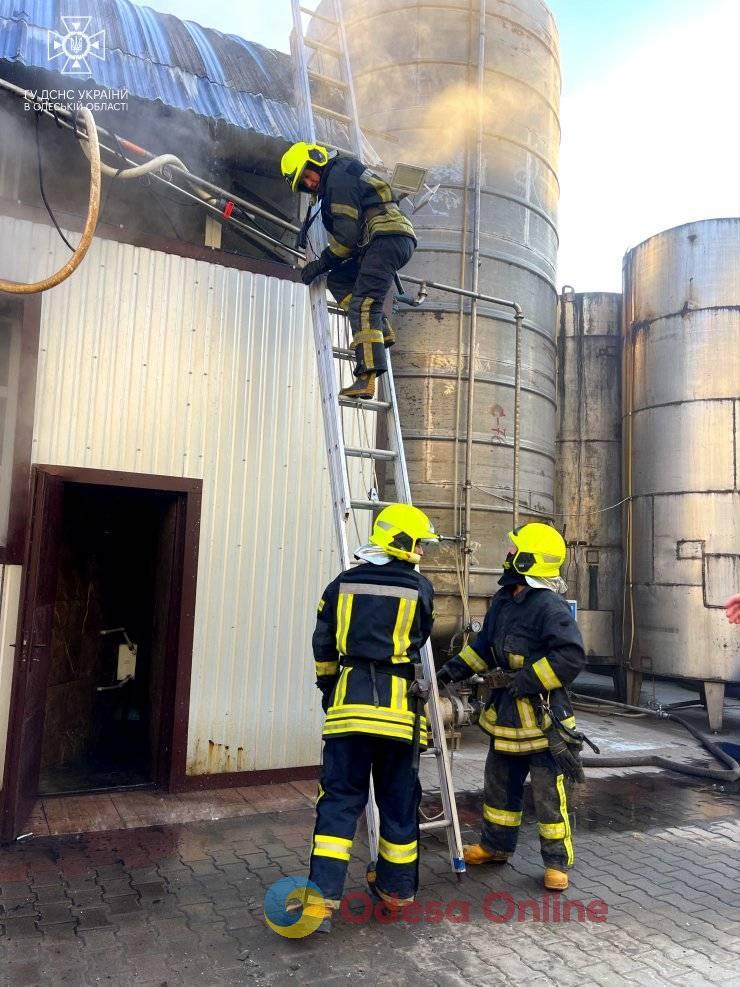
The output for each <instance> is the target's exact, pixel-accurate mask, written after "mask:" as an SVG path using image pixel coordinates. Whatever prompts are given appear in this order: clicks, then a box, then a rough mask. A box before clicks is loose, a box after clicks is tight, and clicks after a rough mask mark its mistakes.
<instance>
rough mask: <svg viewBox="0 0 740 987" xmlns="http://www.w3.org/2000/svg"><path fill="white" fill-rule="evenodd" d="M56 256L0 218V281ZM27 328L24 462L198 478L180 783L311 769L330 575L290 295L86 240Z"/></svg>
mask: <svg viewBox="0 0 740 987" xmlns="http://www.w3.org/2000/svg"><path fill="white" fill-rule="evenodd" d="M67 256H68V251H67V250H66V248H65V247H64V245H63V244H62V243H61V241H60V240H59V237H58V235H57V234H56V232H55V231H54V230H52V229H51V228H47V227H42V226H36V225H33V224H30V223H26V222H17V221H12V220H9V219H0V270H2V272H3V275H4V276H5V277H9V278H11V279H15V280H18V281H27V280H31V279H35V278H36V277H39V276H40V275H41V274H42V273H45V272H46V273H48V272H50V271H53V270H55V269H56V268H57V267H59V266H60V265H61V263H62V262H63V261H64V260H65V259H66V257H67ZM42 312H43V314H42V327H41V343H40V354H39V371H38V382H37V396H36V416H35V428H34V446H33V460H34V462H38V463H54V464H58V465H66V466H86V467H91V468H97V469H115V470H127V471H131V472H141V473H162V474H169V475H173V476H188V477H202V478H203V513H202V526H201V540H200V561H199V567H198V590H197V605H196V616H195V642H194V655H193V677H192V693H191V709H190V729H189V742H188V773H190V774H202V773H206V772H221V771H235V770H239V771H241V770H252V769H261V768H283V767H292V766H295V765H304V764H311V763H316V762H317V759H318V753H319V740H318V738H319V732H320V730H319V723H320V706H319V702H318V692H317V690H316V689H315V687H314V672H313V667H312V662H311V660H310V659H311V642H310V639H311V632H312V629H313V619H314V614H315V606H316V601H317V599H318V596H319V594H320V592H321V590H322V588H323V586H324V584H325V583H326V582H327V581H328V579H330V578H331V577H332V576H333V575H334V574H335V572H336V565H337V561H336V557H335V554H334V534H333V527H332V523H331V513H330V499H329V481H328V474H327V470H326V466H325V450H324V443H323V430H322V429H323V427H322V422H321V413H320V405H319V400H318V387H317V384H316V368H315V357H314V351H313V345H312V336H311V329H310V319H309V312H308V306H307V293H306V291H305V289H304V288H303V286H302V285H296V284H293V283H291V282H288V281H282V280H279V279H277V278H268V277H265V276H263V275H252V274H249V273H245V272H240V271H236V270H232V269H227V268H223V267H219V266H216V265H214V264H208V263H205V262H201V261H193V260H188V259H183V258H180V257H176V256H173V255H169V254H164V253H158V252H155V251H151V250H144V249H140V248H135V247H131V246H128V245H124V244H119V243H114V242H112V241H98V240H96V241H95V243H94V245H93V247H92V249H91V251H90V253H89V255H88V257H87V258H86V260H85V261H84V263H83V265H82V266H81V268H80V269H79V270H78V272H77V273H76V274H75V275H74V276H73V277H72V278H70V279H69V280H67V281H66V282H64V284H62V285H61V286H59V287H58V288H56V289H53V290H52V291H51V292H49V293H48V294H46V295H44V298H43V309H42ZM227 748H228V750H227Z"/></svg>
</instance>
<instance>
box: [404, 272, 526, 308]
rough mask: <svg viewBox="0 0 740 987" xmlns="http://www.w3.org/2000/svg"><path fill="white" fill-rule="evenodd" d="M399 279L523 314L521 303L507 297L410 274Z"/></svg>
mask: <svg viewBox="0 0 740 987" xmlns="http://www.w3.org/2000/svg"><path fill="white" fill-rule="evenodd" d="M400 278H401V281H410V282H411V284H418V285H421V286H422V287H423V288H434V289H435V290H436V291H448V292H449V293H450V294H452V295H461V296H462V297H463V298H474V299H477V301H479V302H487V303H488V304H489V305H502V306H503V307H504V308H511V309H513V310H514V312H515V313H516V312H519V313H520V314H522V315H523V314H524V313H523V310H522V307H521V305H519V304H518V303H517V302H512V301H511V299H509V298H497V297H496V296H495V295H486V294H484V293H483V292H481V291H467V290H466V289H465V288H456V287H455V286H454V285H451V284H441V283H440V282H439V281H429V280H428V279H427V278H413V277H411V275H410V274H401V275H400Z"/></svg>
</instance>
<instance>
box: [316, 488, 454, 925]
mask: <svg viewBox="0 0 740 987" xmlns="http://www.w3.org/2000/svg"><path fill="white" fill-rule="evenodd" d="M437 540H438V536H437V535H436V534H435V532H434V528H433V526H432V525H431V523H430V521H429V519H428V518H427V516H426V515H425V514H424V513H422V511H420V510H418V509H417V508H415V507H412V506H410V505H408V504H392V505H390V506H389V507H386V508H385V509H384V510H383V511H381V513H380V514H379V515H378V517H377V519H376V521H375V525H374V527H373V534H372V537H371V539H370V543H369V544H367V545H365V546H363V547H362V548H360V549H358V551H357V552H356V557H357V558H359V559H360V561H361V564H360V565H357V566H354V567H353V568H352V569H348V570H347V571H346V572H341V573H340V574H339V575H338V576H337V578H336V579H334V580H333V581H332V582H331V583H329V585H328V586H327V588H326V590H325V591H324V594H323V597H322V598H321V601H320V603H319V608H318V615H317V619H316V630H315V631H314V635H313V651H314V659H315V662H316V684H317V686H318V687H319V689H320V690H321V692H322V696H323V699H322V706H323V708H324V712H325V713H326V721H325V724H324V731H323V738H324V757H323V765H322V770H321V781H320V785H319V798H318V801H317V803H316V828H315V830H314V835H313V845H312V851H311V872H310V880H311V881H312V882H313V884H315V885H316V886H317V887H318V888H319V890H320V891H321V895H322V897H321V899H320V900H316V898H315V895H314V896H313V897H312V893H311V891H310V890H309V891H308V892H307V900H306V904H305V906H304V914H305V913H306V911H307V910H308V914H310V915H313V916H314V917H321V918H323V919H324V922H323V925H322V926H321V927H320V931H321V930H323V931H329V921H330V918H331V915H332V911H333V910H334V909H336V908H338V907H339V904H340V900H341V897H342V893H343V888H344V881H345V876H346V873H347V865H348V863H349V860H350V855H351V852H352V841H353V839H354V835H355V826H356V824H357V820H358V819H359V817H360V815H361V814H362V812H363V810H364V809H365V806H366V804H367V801H368V791H369V783H370V776H371V774H372V778H373V784H374V789H375V800H376V802H377V806H378V812H379V815H380V834H379V847H378V849H379V856H378V861H377V865H376V867H373V866H372V865H371V868H370V869H369V870H368V883H369V886H370V890H371V892H372V893H373V894H374V895H375V896H376V897H377V898H379V899H381V900H382V901H383V902H385V903H386V905H387V906H389V907H390V908H391V909H394V908H398V907H401V906H403V905H404V904H407V903H409V902H412V901H413V900H414V896H415V895H416V890H417V885H418V866H419V859H418V858H419V844H418V840H419V822H418V809H419V801H420V798H421V787H420V784H419V779H418V756H415V755H418V750H415V742H416V743H417V744H419V745H421V746H426V740H427V726H426V721H425V718H424V716H423V714H422V713H421V712H417V708H416V702H415V700H414V699H413V698H412V699H410V698H409V695H408V691H409V687H410V683H412V682H413V681H414V678H415V667H414V666H415V663H417V662H419V661H420V650H421V647H422V645H423V644H424V643H425V641H426V640H427V638H428V637H429V634H430V632H431V629H432V621H433V598H434V591H433V589H432V584H431V583H430V582H429V580H428V579H426V578H425V577H424V576H422V575H421V573H419V572H418V571H417V569H416V564H417V563H418V562H419V561H420V557H421V554H422V548H421V545H422V543H423V542H425V541H437ZM412 695H413V693H412Z"/></svg>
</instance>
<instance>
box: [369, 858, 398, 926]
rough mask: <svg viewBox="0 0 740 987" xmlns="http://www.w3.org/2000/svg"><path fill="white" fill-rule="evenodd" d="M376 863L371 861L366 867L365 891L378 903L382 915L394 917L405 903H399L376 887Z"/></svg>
mask: <svg viewBox="0 0 740 987" xmlns="http://www.w3.org/2000/svg"><path fill="white" fill-rule="evenodd" d="M376 867H377V861H376V860H372V861H371V862H370V863H369V864H368V865H367V872H366V875H365V876H366V879H367V889H368V891H369V892H370V894H371V895H372V896H373V898H375V900H376V901H378V902H380V910H381V912H382V914H383V915H396V914H398V912H400V911H401V909H402V908H403V905H404V904H407V902H401V901H399V900H398V899H397V898H394V897H392V896H391V895H387V894H386V893H385V892H384V891H381V890H380V888H379V887H378V885H377V883H376V881H377V873H376Z"/></svg>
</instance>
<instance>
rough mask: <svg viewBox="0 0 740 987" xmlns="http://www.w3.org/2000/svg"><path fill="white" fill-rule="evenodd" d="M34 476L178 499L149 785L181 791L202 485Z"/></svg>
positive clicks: (0, 816) (16, 703) (5, 823)
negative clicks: (153, 773)
mask: <svg viewBox="0 0 740 987" xmlns="http://www.w3.org/2000/svg"><path fill="white" fill-rule="evenodd" d="M40 473H43V474H46V475H47V476H51V477H56V478H58V479H60V480H61V481H62V482H63V483H69V484H72V483H84V484H91V485H93V486H99V487H118V488H126V487H128V488H130V489H135V490H149V491H152V492H154V491H159V492H162V493H169V494H174V495H175V496H176V498H177V500H176V510H177V513H176V520H175V539H174V549H173V566H172V573H173V577H175V581H174V582H173V585H172V592H171V594H170V603H169V610H168V629H167V633H166V640H167V648H166V657H165V675H164V681H165V683H166V688H165V689H164V690H163V695H162V727H161V731H160V739H159V751H158V752H157V758H156V762H157V778H156V779H155V784H156V786H157V787H158V788H160V789H162V790H165V791H178V790H180V789H182V787H183V786H184V780H185V772H186V757H187V742H188V720H189V712H190V680H191V673H192V664H193V631H194V623H195V597H196V583H197V573H198V546H199V540H200V515H201V502H202V492H203V481H202V480H200V479H194V478H189V477H176V476H159V475H156V474H152V473H127V472H123V471H119V470H98V469H89V468H86V467H77V466H55V465H47V464H39V465H34V466H33V467H32V481H33V482H32V484H31V489H32V490H33V489H35V487H36V483H35V481H36V477H37V475H38V474H40ZM40 508H41V504H40V503H34V504H31V505H30V510H31V511H32V512H33V516H34V517H35V516H36V514H37V513H38V512H39V510H40ZM33 530H34V525H33V524H29V529H28V535H27V540H26V551H25V558H24V567H23V573H22V577H21V588H20V605H19V609H18V625H17V633H16V641H17V642H20V641H23V640H24V638H23V634H24V632H25V631H26V630H27V627H28V621H29V617H30V611H31V601H30V599H29V587H28V585H27V584H28V575H29V560H30V558H31V552H32V551H33V550H34V548H35V546H34V545H32V544H31V541H32V538H31V532H32V531H33ZM178 572H179V573H180V579H179V584H178V581H177V580H176V576H177V573H178ZM20 651H21V649H20V648H16V662H15V665H14V668H13V682H12V685H11V697H10V711H9V720H8V741H7V748H6V756H5V770H4V773H3V788H2V792H1V793H0V822H1V825H2V838H3V839H14V838H15V836H16V833H15V832H13V830H14V828H15V825H16V820H15V818H14V816H15V799H14V798H13V797H12V794H11V793H13V792H15V791H16V790H17V788H18V784H19V780H20V779H19V772H20V770H21V751H20V749H19V737H20V729H21V725H22V723H23V717H24V708H25V702H24V700H25V690H24V679H23V675H22V669H21V668H20V667H19V659H20Z"/></svg>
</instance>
